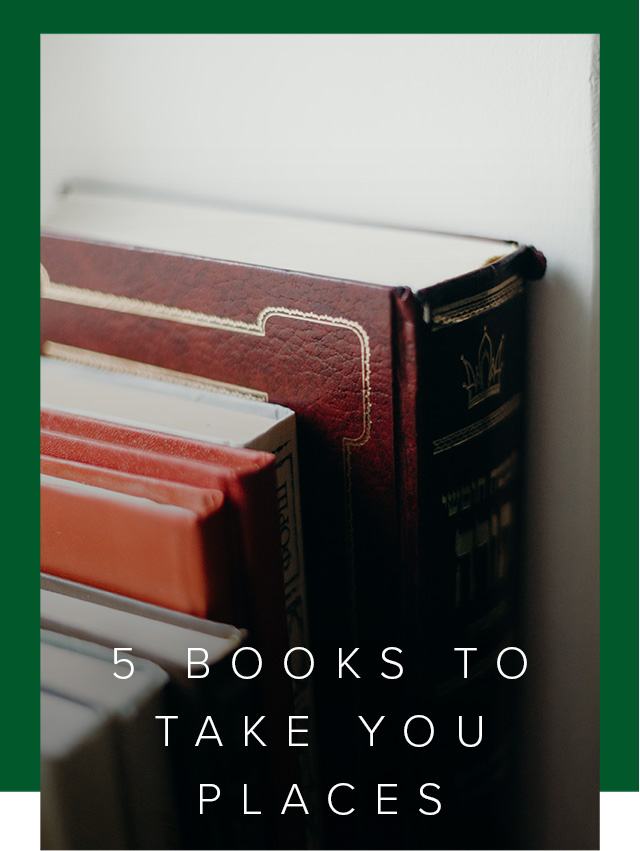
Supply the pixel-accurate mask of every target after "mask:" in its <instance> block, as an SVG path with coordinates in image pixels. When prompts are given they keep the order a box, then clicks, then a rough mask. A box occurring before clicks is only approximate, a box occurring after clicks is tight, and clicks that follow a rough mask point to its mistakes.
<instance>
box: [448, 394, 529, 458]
mask: <svg viewBox="0 0 640 851" xmlns="http://www.w3.org/2000/svg"><path fill="white" fill-rule="evenodd" d="M521 403H522V396H521V394H520V393H516V395H515V396H512V397H511V399H509V401H508V402H505V403H504V405H501V406H500V407H499V408H497V409H496V410H495V411H494V412H493V413H491V414H489V415H488V416H486V417H483V418H482V419H481V420H478V421H477V422H475V423H472V424H471V425H470V426H466V428H461V429H460V430H459V431H454V432H453V433H452V434H448V435H447V436H446V437H441V438H439V439H438V440H434V441H433V454H434V455H438V454H439V453H440V452H446V451H447V449H451V448H452V447H454V446H460V444H461V443H466V442H467V441H468V440H472V439H473V438H474V437H478V435H480V434H484V433H485V431H489V429H491V428H493V427H494V426H497V425H498V423H501V422H502V420H504V419H506V418H507V417H508V416H510V415H511V414H513V412H514V411H516V410H517V409H518V408H519V407H520V405H521Z"/></svg>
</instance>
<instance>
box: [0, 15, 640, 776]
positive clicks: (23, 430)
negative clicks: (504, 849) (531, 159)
mask: <svg viewBox="0 0 640 851" xmlns="http://www.w3.org/2000/svg"><path fill="white" fill-rule="evenodd" d="M598 5H599V8H596V7H595V5H594V6H590V7H587V6H586V5H585V4H567V5H564V6H561V5H560V4H558V3H553V4H552V3H549V2H539V3H537V4H536V5H535V7H529V8H526V7H521V8H518V7H513V5H512V4H507V3H504V2H499V3H494V4H492V6H491V10H490V11H488V9H487V7H486V6H482V5H480V4H474V5H471V4H470V5H469V8H468V9H467V10H465V12H464V15H463V14H462V13H461V8H460V4H456V6H455V7H451V10H450V11H446V10H445V9H437V10H431V9H428V10H427V9H425V10H422V11H415V10H414V9H413V8H412V9H410V8H409V6H408V5H407V6H406V7H397V6H396V7H393V8H389V7H386V8H382V7H378V8H376V7H373V6H372V5H370V4H366V5H365V4H362V5H361V6H360V5H359V4H358V5H356V4H351V5H350V6H349V7H346V6H344V5H343V6H342V7H338V6H337V4H336V7H335V10H333V9H332V8H331V7H330V6H328V5H327V4H325V6H323V7H322V10H319V9H317V8H315V7H306V8H301V6H300V4H295V5H294V4H293V3H287V4H284V3H281V4H279V6H278V7H277V8H274V7H273V6H271V5H262V6H258V7H257V8H255V9H254V10H253V12H252V13H251V14H249V13H248V12H247V8H246V5H242V6H241V7H240V6H239V7H235V8H231V7H225V8H219V9H215V10H214V11H213V12H211V11H209V13H208V15H207V16H206V17H204V16H202V15H198V16H197V17H196V15H195V14H189V10H181V11H184V13H185V14H183V16H182V17H181V18H177V16H176V15H173V16H172V17H169V16H167V15H165V14H163V12H162V11H159V10H158V9H157V8H152V7H151V8H149V10H147V9H146V8H145V7H143V6H141V5H136V7H135V9H131V8H128V9H127V10H126V14H124V10H121V9H120V7H119V6H116V7H109V11H108V13H107V12H104V11H103V10H101V9H92V10H91V12H88V11H87V9H86V5H84V6H82V7H79V9H76V8H74V7H73V6H72V5H68V6H66V7H56V10H55V15H54V14H53V13H52V11H53V10H52V9H50V10H48V11H44V12H39V11H38V12H33V13H32V14H31V17H33V19H34V20H33V22H32V21H31V20H27V14H28V13H27V12H26V11H24V12H21V11H17V12H12V13H11V18H5V20H6V30H5V31H6V33H7V36H6V47H7V48H8V49H6V50H5V51H4V52H3V57H2V62H3V64H4V80H5V121H6V123H5V132H4V137H5V180H6V184H7V190H8V191H7V195H6V196H5V205H6V208H7V209H8V210H9V211H10V216H9V218H10V224H9V229H10V233H11V238H10V239H9V240H8V242H7V243H6V244H5V252H4V262H5V269H4V280H5V293H4V296H5V310H4V326H5V341H6V344H5V352H6V356H5V357H6V360H5V364H6V367H5V399H6V402H5V416H4V423H3V429H4V442H3V445H4V447H5V450H4V464H3V466H4V479H5V483H6V487H5V493H6V494H7V497H6V498H5V507H4V516H5V518H6V523H5V527H4V553H5V572H4V581H3V591H4V611H3V616H2V618H1V619H0V629H1V630H2V648H3V652H4V660H5V661H4V665H5V675H4V677H5V688H4V690H3V695H2V699H1V700H0V725H1V726H0V729H1V730H2V731H3V737H4V742H3V751H2V758H1V759H0V789H1V790H6V791H9V790H15V791H23V790H24V791H28V790H37V789H38V786H39V762H38V741H37V736H35V735H34V731H35V730H36V729H38V724H39V707H38V678H37V676H36V671H37V668H38V653H39V651H38V647H39V642H38V628H37V627H38V593H37V588H38V578H37V570H36V564H37V562H38V554H37V550H38V537H37V533H36V529H37V526H36V519H35V518H36V515H37V512H38V502H37V493H38V490H37V485H36V476H37V461H36V458H37V455H36V452H35V451H34V449H35V443H36V441H37V425H36V423H37V406H38V399H37V392H36V388H37V386H38V359H37V358H38V344H37V342H36V340H37V334H38V328H37V322H38V319H37V317H38V315H39V312H38V311H39V307H38V291H37V287H36V285H32V284H31V283H30V282H31V281H32V280H34V279H35V280H36V281H37V280H38V275H37V270H36V269H34V273H35V274H34V278H32V277H31V276H29V283H28V284H27V283H26V282H23V280H24V258H26V257H29V258H30V257H32V256H33V254H34V253H35V246H36V233H37V229H36V215H37V213H36V211H37V210H38V203H37V202H36V200H35V191H36V188H37V186H35V185H33V184H37V177H36V175H37V171H36V169H35V167H34V163H35V162H36V157H37V149H38V125H39V122H38V120H37V119H36V118H35V117H34V116H35V115H37V113H36V111H35V109H36V106H35V104H36V103H37V102H38V89H39V73H38V70H39V34H40V32H47V33H49V32H57V33H63V32H65V33H66V32H113V31H119V30H120V27H119V26H118V23H119V22H120V23H124V27H123V28H122V29H123V30H124V31H126V32H149V30H150V25H152V26H153V29H154V30H155V31H156V32H198V31H205V32H242V31H246V30H247V29H248V27H247V22H248V21H250V30H249V31H250V32H267V33H296V32H325V33H334V32H344V33H350V32H379V33H394V32H395V33H397V32H429V33H438V32H439V33H449V32H453V31H455V30H456V29H459V28H460V22H461V20H464V23H465V29H464V31H465V32H478V33H481V32H487V33H494V32H524V33H527V32H537V33H547V32H567V33H569V32H585V33H600V34H601V57H602V67H603V74H602V86H601V93H602V110H601V116H602V128H603V130H602V136H601V150H602V191H601V204H602V240H601V258H602V259H601V266H602V270H603V274H602V285H601V286H602V298H601V346H602V349H601V351H602V354H601V368H602V396H601V417H602V418H601V464H602V490H601V495H602V502H601V524H602V540H601V607H602V608H601V636H602V637H601V665H602V674H601V789H602V791H634V790H638V761H637V754H638V549H637V535H636V530H637V528H638V527H637V520H636V518H637V517H638V512H637V509H638V491H637V488H636V471H637V469H638V463H637V462H638V450H637V448H636V447H637V445H638V444H637V442H636V437H637V434H638V429H637V411H638V404H637V403H638V397H637V390H636V389H635V388H636V381H635V371H634V376H633V380H630V376H629V373H630V372H631V364H633V363H635V362H636V357H637V352H638V325H637V321H636V316H637V315H638V310H637V308H638V285H637V276H636V262H637V261H636V258H637V252H636V246H637V241H636V240H637V234H638V204H637V201H638V196H637V186H638V160H637V151H638V120H637V119H638V112H637V110H638V106H637V104H638V76H637V69H638V41H637V35H636V33H637V31H638V27H637V25H638V15H637V13H634V14H626V15H625V16H624V18H623V17H621V15H620V13H619V12H618V11H617V10H616V11H615V12H614V7H613V6H611V4H608V5H607V4H598ZM614 16H615V17H614ZM36 21H37V22H38V32H34V31H33V30H35V27H36ZM34 125H35V126H34ZM32 190H33V194H32ZM629 258H631V259H632V260H633V263H630V259H629ZM28 265H29V266H31V261H30V262H29V264H28ZM7 266H8V268H6V267H7ZM631 449H633V452H632V451H631ZM631 531H633V533H634V534H633V535H631V534H630V533H631ZM16 600H20V601H21V603H20V605H16V604H15V602H12V601H16Z"/></svg>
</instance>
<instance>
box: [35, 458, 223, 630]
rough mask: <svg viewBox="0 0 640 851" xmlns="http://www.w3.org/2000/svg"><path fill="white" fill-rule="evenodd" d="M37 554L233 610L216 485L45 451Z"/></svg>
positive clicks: (165, 596)
mask: <svg viewBox="0 0 640 851" xmlns="http://www.w3.org/2000/svg"><path fill="white" fill-rule="evenodd" d="M40 472H41V481H40V506H41V513H40V564H41V566H42V569H43V570H45V571H46V572H48V573H52V574H54V575H56V576H61V577H63V578H64V579H71V580H73V581H75V582H82V583H85V584H88V585H92V586H94V587H95V588H103V589H104V590H105V591H112V592H114V593H116V594H124V595H125V596H127V597H135V598H136V599H139V600H145V601H146V602H148V603H153V604H154V605H157V606H165V607H168V608H172V609H176V610H177V611H181V612H185V613H186V614H191V615H195V616H197V617H208V618H212V619H214V620H219V621H222V622H223V623H228V622H230V621H232V620H233V616H234V606H233V600H232V584H233V582H232V577H233V575H234V572H235V571H234V569H233V566H232V564H231V561H230V553H229V551H228V543H227V537H228V519H227V517H226V512H225V504H224V502H225V501H224V495H223V494H222V492H221V491H219V490H213V489H205V488H195V487H189V486H188V485H184V484H179V483H175V482H166V481H161V480H158V479H152V478H149V477H147V476H135V475H132V474H131V473H125V472H120V471H115V470H109V469H106V468H100V467H93V466H91V465H87V464H79V463H74V462H68V461H62V460H60V459H58V458H46V457H43V458H41V462H40Z"/></svg>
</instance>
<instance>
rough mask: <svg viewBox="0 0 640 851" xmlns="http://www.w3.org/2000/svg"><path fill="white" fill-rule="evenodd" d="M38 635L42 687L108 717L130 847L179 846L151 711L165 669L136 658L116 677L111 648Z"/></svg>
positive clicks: (169, 781) (161, 704) (156, 709)
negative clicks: (123, 674)
mask: <svg viewBox="0 0 640 851" xmlns="http://www.w3.org/2000/svg"><path fill="white" fill-rule="evenodd" d="M40 640H41V644H40V687H41V689H42V690H43V691H46V692H49V693H51V694H58V695H59V696H60V697H66V698H68V699H70V700H73V701H74V702H76V703H81V704H83V705H85V706H89V707H92V708H95V709H98V710H100V711H102V712H105V713H107V714H108V715H109V716H110V717H111V718H112V719H113V722H114V730H115V740H116V749H117V762H118V771H119V780H120V784H121V787H122V789H123V793H124V798H125V808H126V812H127V816H128V820H129V824H130V827H131V831H132V847H134V848H151V849H153V848H156V849H160V848H174V847H176V846H177V845H179V832H178V814H177V812H176V806H175V799H174V794H173V778H172V772H171V764H170V760H169V754H168V752H167V751H166V749H165V748H164V747H163V743H162V738H161V737H160V736H158V731H157V729H156V725H155V723H154V719H155V716H156V715H162V714H165V713H166V711H167V708H166V703H167V694H166V692H167V687H168V683H169V678H168V676H167V674H166V673H165V672H164V671H162V670H161V669H160V668H159V667H158V666H157V665H154V664H153V663H151V662H148V661H146V660H144V659H141V658H139V657H138V658H135V660H134V664H135V676H133V675H132V676H130V677H127V679H118V678H116V677H114V671H115V672H116V673H117V671H118V670H119V669H115V668H114V664H113V651H111V652H110V651H109V650H108V649H107V648H105V647H101V646H98V645H96V644H92V643H90V642H87V641H80V640H78V639H74V638H71V637H68V636H62V635H58V634H56V633H52V632H49V631H46V630H43V631H42V634H41V639H40ZM96 770H99V768H98V767H97V766H96Z"/></svg>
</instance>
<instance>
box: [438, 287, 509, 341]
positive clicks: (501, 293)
mask: <svg viewBox="0 0 640 851" xmlns="http://www.w3.org/2000/svg"><path fill="white" fill-rule="evenodd" d="M522 292H524V288H523V284H522V278H518V277H517V276H516V275H513V276H512V277H511V278H507V279H506V280H505V281H502V283H501V284H498V285H497V286H495V287H492V288H491V289H490V290H486V291H485V292H483V293H478V294H477V295H473V296H469V297H468V298H463V299H460V300H459V301H453V302H451V304H447V305H444V306H443V307H436V308H434V310H433V314H432V315H433V329H434V331H437V330H438V329H439V328H444V327H445V326H447V325H457V324H458V323H459V322H465V321H466V320H467V319H473V318H474V317H476V316H480V315H481V314H483V313H486V312H487V311H489V310H492V309H493V308H494V307H498V305H500V304H504V303H505V302H506V301H509V300H510V299H512V298H514V297H515V296H517V295H519V294H520V293H522Z"/></svg>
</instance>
